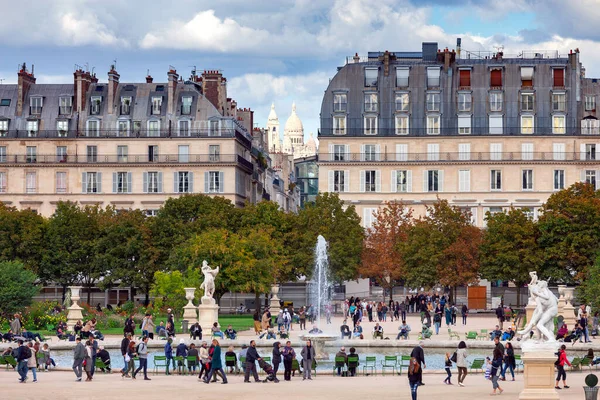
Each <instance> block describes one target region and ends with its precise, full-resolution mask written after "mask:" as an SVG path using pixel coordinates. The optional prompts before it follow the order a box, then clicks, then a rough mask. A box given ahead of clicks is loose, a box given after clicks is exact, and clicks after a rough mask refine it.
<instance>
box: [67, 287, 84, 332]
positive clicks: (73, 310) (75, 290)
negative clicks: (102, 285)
mask: <svg viewBox="0 0 600 400" xmlns="http://www.w3.org/2000/svg"><path fill="white" fill-rule="evenodd" d="M81 289H82V287H81V286H69V290H70V291H71V301H72V302H73V304H71V307H69V308H68V309H67V310H68V311H67V331H69V332H73V330H74V329H73V328H74V327H75V324H76V323H77V321H82V322H83V314H82V313H81V310H83V308H81V307H79V304H77V302H78V301H79V299H80V297H79V292H80V291H81Z"/></svg>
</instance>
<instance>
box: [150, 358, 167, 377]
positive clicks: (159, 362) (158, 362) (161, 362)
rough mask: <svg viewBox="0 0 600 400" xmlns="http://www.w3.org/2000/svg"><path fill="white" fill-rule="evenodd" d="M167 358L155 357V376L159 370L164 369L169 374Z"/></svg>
mask: <svg viewBox="0 0 600 400" xmlns="http://www.w3.org/2000/svg"><path fill="white" fill-rule="evenodd" d="M167 367H168V364H167V356H154V368H153V371H154V375H156V374H157V373H158V369H159V368H164V369H165V373H166V372H167Z"/></svg>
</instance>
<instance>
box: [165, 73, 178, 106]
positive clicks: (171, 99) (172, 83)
mask: <svg viewBox="0 0 600 400" xmlns="http://www.w3.org/2000/svg"><path fill="white" fill-rule="evenodd" d="M167 76H168V77H169V88H168V99H167V107H168V108H167V114H171V115H175V112H176V109H175V107H176V105H177V101H176V99H175V92H176V89H177V79H179V75H177V71H176V70H175V68H170V69H169V73H168V74H167Z"/></svg>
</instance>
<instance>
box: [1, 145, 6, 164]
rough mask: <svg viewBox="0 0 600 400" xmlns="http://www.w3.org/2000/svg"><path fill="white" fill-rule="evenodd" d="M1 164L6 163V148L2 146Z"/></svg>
mask: <svg viewBox="0 0 600 400" xmlns="http://www.w3.org/2000/svg"><path fill="white" fill-rule="evenodd" d="M0 162H6V146H0Z"/></svg>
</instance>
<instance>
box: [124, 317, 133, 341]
mask: <svg viewBox="0 0 600 400" xmlns="http://www.w3.org/2000/svg"><path fill="white" fill-rule="evenodd" d="M128 333H131V336H133V334H134V333H135V321H134V320H133V315H130V316H129V318H127V319H126V320H125V327H124V328H123V335H124V336H127V334H128Z"/></svg>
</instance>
